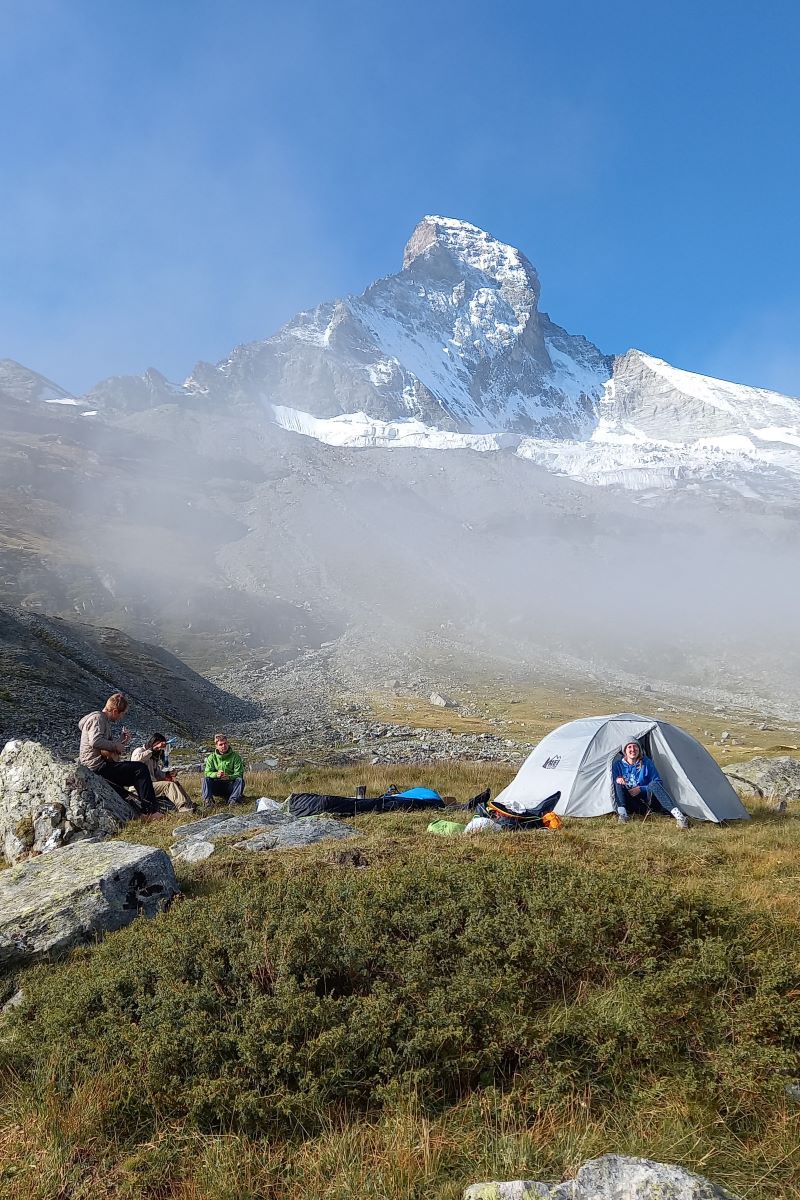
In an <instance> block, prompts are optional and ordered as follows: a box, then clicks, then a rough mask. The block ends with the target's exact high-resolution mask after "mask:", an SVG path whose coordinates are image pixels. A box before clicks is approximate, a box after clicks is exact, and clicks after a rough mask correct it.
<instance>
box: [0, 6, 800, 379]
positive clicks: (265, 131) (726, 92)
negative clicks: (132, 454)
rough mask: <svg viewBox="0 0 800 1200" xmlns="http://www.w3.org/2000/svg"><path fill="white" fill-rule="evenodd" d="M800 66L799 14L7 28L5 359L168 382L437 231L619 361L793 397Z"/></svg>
mask: <svg viewBox="0 0 800 1200" xmlns="http://www.w3.org/2000/svg"><path fill="white" fill-rule="evenodd" d="M799 43H800V14H799V13H798V10H797V9H796V6H795V5H791V4H789V3H788V2H784V0H771V2H770V3H769V4H758V5H757V4H755V3H753V2H752V0H748V2H741V0H726V2H724V3H723V2H722V0H694V2H693V3H688V2H685V0H672V2H671V3H670V4H666V3H658V4H656V3H649V2H648V0H638V2H636V3H634V2H632V0H606V2H605V3H603V4H598V3H597V2H596V0H594V2H592V3H590V2H588V0H564V2H563V3H561V4H553V3H552V0H548V3H539V2H538V0H495V2H494V3H492V4H489V3H485V4H484V3H471V2H469V0H462V2H461V3H451V2H450V0H427V2H424V3H422V2H418V0H405V3H404V4H403V5H399V4H388V3H381V2H380V0H371V2H361V0H337V2H336V3H330V0H328V2H322V0H292V2H291V3H289V2H284V0H274V2H271V0H247V2H242V0H224V2H223V0H214V2H210V0H180V2H179V0H0V280H2V287H1V288H0V357H10V358H15V359H18V360H19V361H21V362H24V363H26V364H27V365H28V366H31V367H33V368H34V369H36V370H38V371H41V372H42V373H43V374H46V375H48V376H50V377H51V378H54V379H56V380H57V381H58V382H60V383H62V384H63V385H64V386H66V387H68V388H71V389H73V390H75V391H80V390H83V389H86V388H88V387H89V386H91V384H92V383H94V382H96V381H97V380H98V379H100V378H102V377H104V376H105V375H108V374H112V373H113V374H121V373H127V372H140V371H142V370H144V369H145V368H146V367H148V366H156V367H158V368H159V369H161V370H162V371H164V373H165V374H167V375H168V376H170V377H171V378H175V379H181V378H183V376H185V375H186V374H187V373H188V372H189V370H190V369H191V368H192V366H193V365H194V363H195V362H196V361H197V360H198V359H201V358H204V359H208V360H211V361H215V360H217V359H219V358H222V357H223V356H225V355H226V354H227V353H228V352H229V351H230V350H231V349H232V348H233V347H234V346H235V345H236V344H238V343H240V342H246V341H250V340H253V339H255V338H259V337H265V336H268V335H269V334H270V333H272V332H274V330H275V329H276V328H278V327H279V326H280V325H281V324H282V323H283V322H284V321H286V320H287V319H289V318H290V317H291V316H292V315H293V314H294V313H295V312H296V311H298V310H299V309H301V308H307V307H310V306H312V305H313V304H315V303H317V302H319V301H321V300H324V299H330V298H332V297H335V296H338V295H344V294H347V293H350V292H358V291H361V290H363V288H364V287H365V286H366V285H367V284H368V283H369V282H371V280H372V279H374V278H376V277H377V276H380V275H386V274H389V273H391V272H393V271H395V270H397V269H399V266H400V264H401V260H402V251H403V246H404V244H405V242H406V240H407V238H408V236H409V234H410V233H411V230H412V229H413V227H414V225H415V224H416V222H417V221H418V219H419V218H420V217H421V216H423V215H424V214H425V213H441V214H444V215H447V216H455V217H461V218H463V219H465V220H469V221H473V222H474V223H475V224H478V225H480V226H482V227H483V228H485V229H488V230H489V231H490V232H492V233H493V234H495V235H496V236H497V237H500V238H502V239H503V240H505V241H509V242H512V243H513V244H515V245H517V246H519V247H520V248H521V249H522V250H524V251H525V253H527V255H528V257H529V258H530V259H531V260H532V261H533V262H534V263H535V264H536V266H537V267H538V269H539V273H540V276H541V280H542V301H541V306H542V308H543V309H545V310H546V311H548V312H549V313H550V314H551V316H552V317H553V318H554V319H555V320H556V321H558V322H559V324H562V325H564V326H566V328H568V329H569V330H571V331H572V332H576V333H583V334H585V335H586V336H587V337H590V338H591V339H592V340H593V341H594V342H596V343H597V344H598V345H599V346H600V347H601V348H602V349H603V350H604V351H606V352H620V353H621V352H623V351H625V350H626V349H628V348H629V347H630V346H637V347H639V348H641V349H643V350H646V351H648V352H650V353H653V354H656V355H658V356H659V357H662V358H666V359H668V360H669V361H671V362H673V363H674V364H675V365H677V366H680V367H685V368H687V369H690V370H698V371H705V372H707V373H710V374H717V375H721V376H723V377H726V378H731V379H736V380H740V381H742V382H748V383H755V384H759V385H761V386H768V387H774V388H778V389H780V390H784V391H787V392H790V393H793V394H800V340H799V339H798V337H797V334H798V326H800V271H799V270H798V267H800V263H799V262H798V258H799V257H800V254H799V253H798V238H797V212H798V194H800V139H798V135H797V121H798V116H799V115H800V104H798V101H799V100H800V82H799V78H800V76H799V73H798V70H797V62H798V61H799V60H800V54H799V53H798V51H800V44H799Z"/></svg>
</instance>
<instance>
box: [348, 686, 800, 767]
mask: <svg viewBox="0 0 800 1200" xmlns="http://www.w3.org/2000/svg"><path fill="white" fill-rule="evenodd" d="M453 699H454V700H455V701H456V702H457V704H458V708H456V709H446V708H437V707H436V706H435V705H432V704H430V702H429V701H427V700H423V699H420V698H419V697H418V696H404V695H396V694H393V693H389V692H381V693H376V694H374V695H373V696H372V698H371V705H372V710H373V712H374V714H375V717H376V718H377V719H378V720H381V721H387V722H390V721H391V722H397V723H399V724H404V725H410V726H412V727H414V728H417V729H446V730H450V731H451V732H453V733H494V734H499V735H500V736H502V737H509V738H515V739H518V740H520V741H524V742H530V743H532V744H535V743H536V742H538V741H540V740H541V738H543V737H544V736H545V734H547V733H550V731H551V730H553V729H556V728H557V727H558V726H559V725H563V724H565V723H566V722H567V721H572V720H574V719H575V718H576V717H577V716H591V715H593V714H602V713H615V712H631V711H633V712H642V711H644V712H645V713H646V714H648V715H652V716H654V717H658V718H660V719H662V720H664V721H669V722H670V723H671V724H674V725H680V726H681V727H682V728H683V729H685V730H687V732H688V733H691V734H692V736H693V737H696V738H697V739H698V740H699V741H701V742H702V743H703V744H704V745H705V746H706V747H707V748H708V750H709V751H710V752H711V754H712V755H713V756H714V757H715V758H716V760H717V762H719V763H721V764H722V765H723V766H726V765H727V764H728V763H732V762H743V761H745V760H747V759H750V758H753V757H754V756H755V755H757V754H770V755H776V754H794V753H795V752H796V751H797V750H798V748H800V725H797V724H796V723H792V722H785V721H768V722H764V721H760V720H757V719H755V718H753V717H748V716H746V715H744V714H739V713H736V714H728V715H726V714H720V713H707V712H704V711H702V710H699V709H690V708H687V707H683V706H679V705H676V704H675V703H674V700H673V699H672V698H671V697H668V696H660V695H659V694H658V693H656V692H653V693H652V694H648V696H647V697H646V699H644V698H642V697H639V698H637V699H636V700H635V701H632V700H631V697H630V695H626V694H625V693H624V692H614V691H605V690H594V691H589V690H585V691H584V690H581V689H577V688H575V689H571V690H570V689H565V688H563V687H559V688H554V687H544V686H542V687H533V688H518V689H516V691H515V692H514V693H513V694H511V695H504V694H500V695H498V694H497V693H496V692H495V691H492V690H491V689H490V688H488V687H476V688H474V689H472V690H471V691H469V692H464V693H455V694H454V695H453ZM761 724H767V725H769V726H770V728H768V729H763V730H762V729H760V728H759V725H761ZM725 732H728V733H729V734H730V735H731V738H732V739H733V741H734V744H733V745H731V746H727V745H721V744H720V738H721V737H722V734H723V733H725Z"/></svg>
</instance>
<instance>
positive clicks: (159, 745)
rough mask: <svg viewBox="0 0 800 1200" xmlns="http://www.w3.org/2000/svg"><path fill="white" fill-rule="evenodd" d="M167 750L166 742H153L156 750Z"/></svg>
mask: <svg viewBox="0 0 800 1200" xmlns="http://www.w3.org/2000/svg"><path fill="white" fill-rule="evenodd" d="M166 748H167V743H166V742H153V749H154V750H166Z"/></svg>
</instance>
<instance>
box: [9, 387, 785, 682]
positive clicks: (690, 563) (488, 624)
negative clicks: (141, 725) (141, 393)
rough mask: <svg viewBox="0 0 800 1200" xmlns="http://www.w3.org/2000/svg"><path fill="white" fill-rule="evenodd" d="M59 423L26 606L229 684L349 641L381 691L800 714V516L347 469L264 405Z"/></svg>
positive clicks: (384, 458) (531, 468) (56, 418)
mask: <svg viewBox="0 0 800 1200" xmlns="http://www.w3.org/2000/svg"><path fill="white" fill-rule="evenodd" d="M47 416H48V417H49V418H52V419H51V420H50V422H49V423H48V424H47V426H46V428H47V430H49V432H47V433H44V434H41V432H40V434H39V440H38V443H37V445H36V448H35V450H32V449H31V448H30V447H31V445H32V441H33V442H35V441H36V437H35V435H33V433H32V431H31V430H27V431H21V432H20V434H19V438H20V440H21V441H24V442H25V444H26V445H27V446H28V450H27V451H26V453H27V455H28V457H27V459H21V458H20V457H19V452H18V451H19V447H17V458H16V460H15V461H16V475H15V476H9V475H8V474H6V476H5V477H4V488H5V489H6V491H7V493H8V494H7V495H6V496H4V501H6V500H7V501H8V502H9V503H8V504H5V503H4V509H5V511H6V512H8V514H9V517H8V519H9V521H10V522H16V523H17V524H18V526H19V528H18V535H19V538H20V539H22V541H23V542H24V541H25V538H27V544H28V546H30V547H34V548H35V550H36V553H34V554H31V553H30V552H28V553H25V554H22V555H21V556H20V555H19V554H18V555H17V558H16V559H15V560H14V561H15V563H16V570H15V573H14V582H13V586H12V584H11V578H12V576H11V573H10V571H9V570H8V569H6V570H4V592H3V594H4V596H5V598H6V599H12V600H14V601H15V602H17V603H23V604H26V605H29V606H32V607H40V608H44V609H45V610H47V611H55V612H58V613H61V614H63V615H68V616H71V617H73V618H75V619H79V620H85V621H90V622H93V623H105V624H110V625H115V626H119V627H121V628H124V629H126V630H128V631H129V632H131V633H134V634H136V635H137V636H140V637H144V638H145V639H146V640H149V641H155V642H157V643H159V644H161V645H163V646H164V647H165V648H167V649H170V650H172V651H174V652H176V653H178V654H179V655H180V656H181V657H183V658H185V659H186V660H187V661H189V662H190V664H191V665H194V666H198V667H200V668H201V669H203V670H207V671H210V672H211V673H212V674H213V672H214V670H215V669H216V670H218V669H220V668H221V667H222V666H225V665H229V664H230V663H231V662H239V661H241V662H246V661H247V659H248V657H253V656H254V657H255V658H256V659H257V660H258V661H259V662H263V663H266V664H269V663H272V664H273V665H277V664H279V663H281V662H284V661H286V660H287V659H288V658H291V657H292V656H293V655H296V654H298V653H302V652H304V651H305V650H307V649H313V648H314V647H316V646H319V645H320V644H321V643H322V642H330V641H336V640H337V639H339V638H341V637H342V635H344V634H347V646H348V654H349V655H350V657H351V659H355V660H357V658H358V650H357V647H358V646H359V645H361V646H362V647H363V648H364V656H363V657H364V668H363V682H364V685H365V686H368V685H372V684H374V682H375V680H376V679H377V678H379V677H380V676H381V675H382V674H383V675H385V674H386V673H391V671H392V666H393V664H396V663H397V662H399V661H411V662H414V663H416V664H418V665H422V666H423V667H424V665H425V664H426V663H428V664H431V669H434V666H433V665H432V664H437V663H447V664H448V669H449V670H450V671H451V673H456V674H458V675H459V677H461V678H463V679H464V681H465V682H466V681H470V680H475V679H477V678H479V677H480V678H489V679H491V678H492V676H493V674H494V673H495V672H499V671H502V672H504V673H505V672H507V671H508V670H509V669H511V670H513V671H514V673H515V676H516V677H517V678H519V679H521V680H524V679H526V678H529V679H530V680H531V681H532V682H534V681H536V680H538V679H540V678H542V677H544V676H545V675H546V676H547V677H548V678H550V679H555V680H558V679H562V680H564V681H567V680H568V679H569V678H571V677H575V676H583V677H584V678H587V679H590V680H592V681H594V682H596V683H597V685H598V686H601V685H603V684H606V683H607V684H610V683H612V682H615V681H616V682H619V681H620V680H622V681H624V679H625V677H628V676H631V677H636V678H637V679H639V680H642V681H647V680H649V681H650V682H652V683H663V684H664V685H665V686H672V687H675V688H680V687H696V686H700V685H706V686H716V687H720V688H727V689H729V690H731V691H734V692H737V693H740V694H747V695H752V696H759V695H760V696H764V697H768V698H771V699H773V700H780V701H783V702H786V703H787V704H788V703H791V702H792V701H793V700H794V699H796V698H797V697H798V686H797V683H796V680H797V678H798V672H797V667H798V665H800V634H799V633H798V630H797V623H796V611H795V606H796V602H795V597H796V595H797V593H798V585H800V557H799V556H798V554H797V535H796V523H795V514H794V513H793V512H792V511H783V512H777V511H774V510H770V509H769V508H768V507H767V506H766V505H764V504H761V503H758V502H751V501H745V500H741V499H739V500H734V499H730V500H729V501H728V502H727V503H723V502H722V501H721V500H719V499H718V498H717V499H713V500H712V498H711V497H705V498H704V497H703V496H702V495H696V494H695V495H692V494H691V493H690V492H688V491H683V492H680V491H678V492H672V493H665V494H663V495H660V496H657V497H654V496H652V495H648V496H643V495H641V494H636V493H624V492H616V491H611V490H604V489H601V488H590V487H588V486H584V485H581V484H577V483H575V482H574V481H571V480H568V479H565V478H560V477H556V476H552V475H550V474H548V473H547V472H546V471H544V470H543V469H541V468H539V467H537V466H535V465H534V464H532V463H530V462H527V461H524V460H521V459H519V458H517V457H515V456H514V455H513V454H511V453H507V452H498V453H487V454H480V453H476V452H473V451H468V450H463V451H419V450H409V449H402V450H396V449H391V450H390V449H373V450H352V449H342V448H337V447H332V446H327V445H322V444H320V443H318V442H316V441H314V440H312V439H310V438H306V437H303V436H302V435H300V434H293V433H288V432H286V431H284V430H282V429H279V428H278V427H277V426H274V425H272V424H269V423H268V422H267V421H266V420H265V418H264V414H263V411H260V410H259V409H257V408H255V407H253V406H249V405H247V404H244V403H242V405H241V406H239V407H236V406H233V407H232V408H231V410H229V411H227V412H219V411H216V410H215V409H214V408H213V406H211V405H209V407H208V408H206V409H202V408H199V409H198V408H195V409H191V408H180V407H179V406H171V407H169V408H160V409H157V410H153V411H152V412H143V413H134V414H131V415H128V416H124V417H120V418H118V419H117V420H115V422H114V424H113V425H112V424H108V423H106V422H105V421H103V420H102V418H82V419H81V418H72V419H70V417H71V414H65V415H60V414H55V415H53V414H51V413H48V414H47ZM54 422H55V423H54ZM42 428H44V426H43V427H42ZM56 431H57V432H56ZM14 436H15V435H14V434H13V433H12V434H9V435H8V437H9V438H10V439H11V441H10V442H7V443H6V444H7V446H11V447H12V449H13V445H14V443H13V439H14ZM12 456H13V455H12ZM23 480H24V483H23ZM20 486H24V487H26V488H27V489H28V492H27V499H26V503H25V504H24V505H20V504H19V503H18V502H17V503H16V504H15V505H14V504H11V503H10V501H11V492H12V491H13V492H14V494H15V495H16V496H17V497H18V494H19V488H20ZM10 554H11V550H10V549H9V547H8V546H6V548H5V553H4V562H5V564H6V568H7V567H8V564H9V563H10V561H11V560H10V558H9V555H10ZM367 648H368V651H369V652H368V653H367ZM368 664H369V665H368Z"/></svg>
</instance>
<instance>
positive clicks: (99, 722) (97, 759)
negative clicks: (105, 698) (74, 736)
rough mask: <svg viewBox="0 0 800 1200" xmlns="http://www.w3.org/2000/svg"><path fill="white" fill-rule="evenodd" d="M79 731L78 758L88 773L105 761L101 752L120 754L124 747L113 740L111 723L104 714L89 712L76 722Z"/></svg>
mask: <svg viewBox="0 0 800 1200" xmlns="http://www.w3.org/2000/svg"><path fill="white" fill-rule="evenodd" d="M78 728H79V729H80V731H81V748H80V750H79V752H78V758H79V760H80V761H81V762H82V763H83V765H84V766H85V767H88V768H89V770H90V771H96V770H97V768H98V767H102V765H103V763H104V762H105V761H106V760H105V759H104V758H103V756H102V754H101V753H100V751H101V750H112V751H113V752H114V753H115V754H122V753H123V750H124V747H123V745H122V743H121V742H117V741H115V740H114V735H113V730H112V728H111V722H110V721H109V719H108V717H107V716H106V714H105V713H104V712H90V713H87V714H86V716H85V717H81V719H80V721H78Z"/></svg>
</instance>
